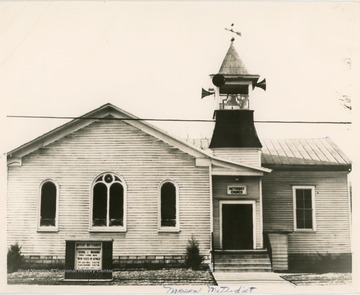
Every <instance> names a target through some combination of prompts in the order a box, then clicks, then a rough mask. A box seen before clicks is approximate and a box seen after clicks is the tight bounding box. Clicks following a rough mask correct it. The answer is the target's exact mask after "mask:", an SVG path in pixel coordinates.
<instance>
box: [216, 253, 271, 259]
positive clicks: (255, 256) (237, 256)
mask: <svg viewBox="0 0 360 295" xmlns="http://www.w3.org/2000/svg"><path fill="white" fill-rule="evenodd" d="M215 257H216V258H218V259H222V258H226V259H230V258H231V259H258V258H266V259H267V258H269V254H267V253H261V254H240V253H237V254H215Z"/></svg>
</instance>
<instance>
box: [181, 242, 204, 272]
mask: <svg viewBox="0 0 360 295" xmlns="http://www.w3.org/2000/svg"><path fill="white" fill-rule="evenodd" d="M203 260H204V256H202V255H200V249H199V242H198V241H197V240H196V239H195V238H194V237H193V236H192V237H191V239H189V241H188V245H187V246H186V258H185V264H186V267H188V268H191V269H193V270H197V269H199V268H200V265H201V262H203Z"/></svg>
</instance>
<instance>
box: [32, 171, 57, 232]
mask: <svg viewBox="0 0 360 295" xmlns="http://www.w3.org/2000/svg"><path fill="white" fill-rule="evenodd" d="M48 182H51V183H52V184H54V185H55V187H56V205H55V210H56V212H55V225H51V226H46V225H40V222H41V199H42V188H43V185H44V184H46V183H48ZM59 196H60V186H59V184H58V183H57V181H55V180H54V179H51V178H47V179H45V180H43V181H42V182H41V183H40V185H39V191H38V212H37V231H38V232H58V231H59Z"/></svg>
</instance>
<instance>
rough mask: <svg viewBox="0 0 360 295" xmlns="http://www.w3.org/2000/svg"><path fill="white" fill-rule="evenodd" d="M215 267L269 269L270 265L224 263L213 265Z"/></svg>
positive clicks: (266, 263) (268, 263)
mask: <svg viewBox="0 0 360 295" xmlns="http://www.w3.org/2000/svg"><path fill="white" fill-rule="evenodd" d="M215 264H216V265H217V266H221V267H271V263H270V262H265V263H257V262H250V263H228V262H226V263H224V262H219V263H215Z"/></svg>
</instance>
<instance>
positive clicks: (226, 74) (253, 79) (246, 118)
mask: <svg viewBox="0 0 360 295" xmlns="http://www.w3.org/2000/svg"><path fill="white" fill-rule="evenodd" d="M210 76H211V77H212V83H213V84H214V95H215V99H216V100H217V102H218V109H217V110H215V112H214V118H215V119H216V123H215V129H214V132H213V135H212V139H211V143H210V148H212V149H219V148H256V149H260V148H261V147H262V145H261V143H260V140H259V138H258V136H257V133H256V129H255V125H254V116H253V113H254V111H253V110H251V109H250V100H249V98H250V95H251V92H252V91H253V89H254V88H255V87H260V88H262V89H264V90H265V87H266V84H265V83H266V82H265V79H264V80H263V81H261V82H258V80H259V77H260V76H259V75H252V74H249V72H248V70H247V69H246V67H245V65H244V63H243V61H242V60H241V59H240V57H239V55H238V53H237V52H236V50H235V47H234V38H232V39H231V43H230V47H229V49H228V51H227V53H226V55H225V58H224V60H223V62H222V64H221V67H220V69H219V72H218V73H217V74H214V75H210Z"/></svg>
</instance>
